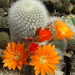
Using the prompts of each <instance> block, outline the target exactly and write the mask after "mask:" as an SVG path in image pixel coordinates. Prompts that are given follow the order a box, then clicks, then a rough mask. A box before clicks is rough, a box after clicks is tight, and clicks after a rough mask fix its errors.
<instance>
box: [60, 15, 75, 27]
mask: <svg viewBox="0 0 75 75" xmlns="http://www.w3.org/2000/svg"><path fill="white" fill-rule="evenodd" d="M61 19H62V20H63V21H65V22H66V24H68V25H69V26H70V27H74V26H75V16H74V15H69V16H63V17H61Z"/></svg>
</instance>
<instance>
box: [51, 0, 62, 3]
mask: <svg viewBox="0 0 75 75" xmlns="http://www.w3.org/2000/svg"><path fill="white" fill-rule="evenodd" d="M60 1H61V0H50V2H51V3H56V2H60Z"/></svg>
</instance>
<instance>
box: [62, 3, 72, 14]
mask: <svg viewBox="0 0 75 75" xmlns="http://www.w3.org/2000/svg"><path fill="white" fill-rule="evenodd" d="M62 10H63V11H64V12H65V13H70V12H71V11H72V10H73V5H72V3H64V4H63V6H62Z"/></svg>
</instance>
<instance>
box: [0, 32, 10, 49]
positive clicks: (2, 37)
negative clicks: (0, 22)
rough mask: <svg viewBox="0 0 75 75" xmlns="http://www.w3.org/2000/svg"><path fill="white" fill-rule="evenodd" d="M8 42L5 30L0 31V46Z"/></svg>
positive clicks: (4, 45)
mask: <svg viewBox="0 0 75 75" xmlns="http://www.w3.org/2000/svg"><path fill="white" fill-rule="evenodd" d="M8 42H9V35H8V34H7V33H6V32H0V48H2V49H4V48H5V47H6V46H7V43H8Z"/></svg>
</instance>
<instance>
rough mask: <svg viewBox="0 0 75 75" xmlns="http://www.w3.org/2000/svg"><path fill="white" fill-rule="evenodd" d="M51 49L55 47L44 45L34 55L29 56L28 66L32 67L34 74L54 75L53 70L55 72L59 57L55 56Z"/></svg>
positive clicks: (55, 53)
mask: <svg viewBox="0 0 75 75" xmlns="http://www.w3.org/2000/svg"><path fill="white" fill-rule="evenodd" d="M51 48H52V49H51ZM53 49H55V46H51V45H47V46H46V45H44V46H42V47H39V48H38V50H37V51H36V53H35V54H34V55H32V56H30V58H31V62H30V63H29V65H32V66H34V70H35V74H40V73H41V75H45V74H54V70H57V67H56V64H58V63H59V61H58V60H59V59H60V56H57V54H58V52H56V51H54V50H53ZM52 62H53V63H52Z"/></svg>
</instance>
